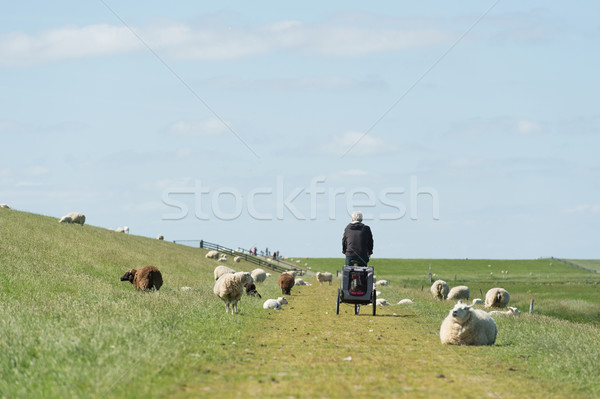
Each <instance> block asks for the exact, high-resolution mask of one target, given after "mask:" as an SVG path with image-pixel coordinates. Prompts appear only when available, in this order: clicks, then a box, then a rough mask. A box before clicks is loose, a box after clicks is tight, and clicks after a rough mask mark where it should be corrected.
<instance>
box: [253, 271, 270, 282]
mask: <svg viewBox="0 0 600 399" xmlns="http://www.w3.org/2000/svg"><path fill="white" fill-rule="evenodd" d="M250 274H251V275H252V278H253V279H254V281H255V282H257V283H262V282H263V281H265V280H266V279H267V272H265V271H264V270H263V269H254V270H252V272H250Z"/></svg>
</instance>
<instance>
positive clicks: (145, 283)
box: [121, 266, 163, 291]
mask: <svg viewBox="0 0 600 399" xmlns="http://www.w3.org/2000/svg"><path fill="white" fill-rule="evenodd" d="M121 281H129V282H130V283H131V284H133V286H134V287H135V289H136V290H138V291H149V290H151V289H155V290H157V291H158V290H159V289H160V287H161V286H162V285H163V279H162V274H161V272H160V270H158V269H157V268H156V267H154V266H144V267H142V268H141V269H137V270H136V269H130V270H128V271H126V272H125V274H124V275H123V276H122V277H121Z"/></svg>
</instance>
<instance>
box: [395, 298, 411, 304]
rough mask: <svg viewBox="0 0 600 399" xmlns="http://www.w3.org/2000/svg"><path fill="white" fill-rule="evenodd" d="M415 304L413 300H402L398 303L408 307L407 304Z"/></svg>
mask: <svg viewBox="0 0 600 399" xmlns="http://www.w3.org/2000/svg"><path fill="white" fill-rule="evenodd" d="M411 303H414V301H413V300H412V299H408V298H406V299H401V300H400V302H398V305H407V304H411Z"/></svg>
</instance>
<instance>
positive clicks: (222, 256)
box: [219, 254, 227, 262]
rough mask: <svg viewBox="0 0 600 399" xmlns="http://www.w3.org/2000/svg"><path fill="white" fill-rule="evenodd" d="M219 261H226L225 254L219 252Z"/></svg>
mask: <svg viewBox="0 0 600 399" xmlns="http://www.w3.org/2000/svg"><path fill="white" fill-rule="evenodd" d="M219 262H227V255H225V254H221V257H220V258H219Z"/></svg>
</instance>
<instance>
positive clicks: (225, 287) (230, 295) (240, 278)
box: [213, 272, 253, 314]
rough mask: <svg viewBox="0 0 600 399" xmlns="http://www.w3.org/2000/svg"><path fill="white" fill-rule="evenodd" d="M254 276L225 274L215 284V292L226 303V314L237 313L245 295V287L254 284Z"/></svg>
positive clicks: (248, 274) (240, 273)
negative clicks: (240, 301) (239, 303)
mask: <svg viewBox="0 0 600 399" xmlns="http://www.w3.org/2000/svg"><path fill="white" fill-rule="evenodd" d="M252 282H253V281H252V276H251V275H250V273H247V272H237V273H233V274H232V273H225V274H224V275H222V276H221V277H219V279H218V280H217V281H216V282H215V286H214V288H213V292H214V293H215V295H217V296H218V297H219V298H221V299H222V300H223V302H225V313H229V309H230V307H231V314H234V313H236V312H237V303H238V301H239V300H240V299H241V298H242V295H243V294H244V286H245V285H246V284H249V283H252Z"/></svg>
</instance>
